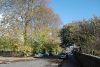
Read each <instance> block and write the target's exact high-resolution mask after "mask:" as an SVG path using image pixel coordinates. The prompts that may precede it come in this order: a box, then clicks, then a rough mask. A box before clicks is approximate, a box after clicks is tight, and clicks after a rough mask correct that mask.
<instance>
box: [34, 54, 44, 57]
mask: <svg viewBox="0 0 100 67" xmlns="http://www.w3.org/2000/svg"><path fill="white" fill-rule="evenodd" d="M34 56H35V57H43V54H42V53H36V54H35V55H34Z"/></svg>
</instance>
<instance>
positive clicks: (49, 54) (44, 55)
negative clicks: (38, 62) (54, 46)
mask: <svg viewBox="0 0 100 67" xmlns="http://www.w3.org/2000/svg"><path fill="white" fill-rule="evenodd" d="M50 56H55V55H54V54H52V53H36V54H34V57H38V58H40V57H50ZM56 56H58V58H59V59H66V58H68V55H67V54H66V53H59V54H58V55H56Z"/></svg>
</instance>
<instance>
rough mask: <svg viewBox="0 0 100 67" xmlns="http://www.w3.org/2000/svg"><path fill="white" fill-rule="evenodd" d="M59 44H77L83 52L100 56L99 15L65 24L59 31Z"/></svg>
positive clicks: (65, 45) (64, 46)
mask: <svg viewBox="0 0 100 67" xmlns="http://www.w3.org/2000/svg"><path fill="white" fill-rule="evenodd" d="M60 38H61V46H62V47H63V48H66V47H68V46H70V45H72V44H76V45H77V46H79V47H80V48H81V50H82V52H83V53H88V54H94V55H99V56H100V17H96V16H94V17H93V18H91V19H89V20H85V19H84V20H82V21H74V22H72V23H69V24H66V25H64V26H63V28H62V29H61V31H60Z"/></svg>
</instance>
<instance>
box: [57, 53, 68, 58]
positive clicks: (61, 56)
mask: <svg viewBox="0 0 100 67" xmlns="http://www.w3.org/2000/svg"><path fill="white" fill-rule="evenodd" d="M58 56H59V59H66V58H67V57H68V55H67V54H66V53H60V54H59V55H58Z"/></svg>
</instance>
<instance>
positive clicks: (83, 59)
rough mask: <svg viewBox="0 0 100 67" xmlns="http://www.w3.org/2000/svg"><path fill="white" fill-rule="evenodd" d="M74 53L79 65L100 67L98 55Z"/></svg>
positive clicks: (82, 66)
mask: <svg viewBox="0 0 100 67" xmlns="http://www.w3.org/2000/svg"><path fill="white" fill-rule="evenodd" d="M74 55H75V58H76V59H77V60H78V62H79V63H80V65H81V67H100V57H97V56H93V55H89V54H81V53H77V52H75V54H74Z"/></svg>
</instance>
